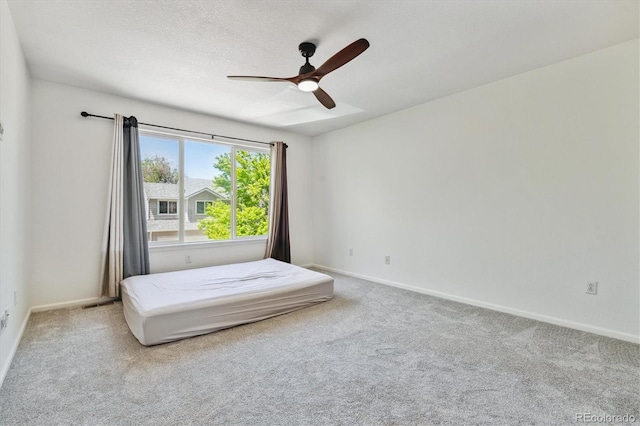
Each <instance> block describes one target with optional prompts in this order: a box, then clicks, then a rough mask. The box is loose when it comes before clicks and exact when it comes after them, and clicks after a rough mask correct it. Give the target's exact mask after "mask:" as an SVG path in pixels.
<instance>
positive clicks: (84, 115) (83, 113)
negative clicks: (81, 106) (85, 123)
mask: <svg viewBox="0 0 640 426" xmlns="http://www.w3.org/2000/svg"><path fill="white" fill-rule="evenodd" d="M80 115H81V116H83V117H88V116H89V113H88V112H87V111H82V112H81V113H80Z"/></svg>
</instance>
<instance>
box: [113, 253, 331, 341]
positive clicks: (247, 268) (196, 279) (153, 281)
mask: <svg viewBox="0 0 640 426" xmlns="http://www.w3.org/2000/svg"><path fill="white" fill-rule="evenodd" d="M121 294H122V305H123V309H124V316H125V319H126V321H127V324H128V325H129V328H130V329H131V332H132V333H133V335H134V336H135V337H136V338H137V339H138V340H139V341H140V343H142V344H143V345H145V346H149V345H157V344H160V343H167V342H171V341H174V340H178V339H184V338H186V337H192V336H197V335H200V334H205V333H210V332H212V331H216V330H221V329H223V328H228V327H233V326H235V325H239V324H246V323H249V322H254V321H260V320H263V319H265V318H269V317H273V316H275V315H281V314H284V313H287V312H291V311H294V310H296V309H300V308H304V307H307V306H311V305H314V304H316V303H320V302H325V301H327V300H329V299H331V297H332V296H333V278H332V277H330V276H329V275H326V274H322V273H319V272H314V271H310V270H308V269H304V268H301V267H299V266H295V265H290V264H288V263H284V262H280V261H278V260H275V259H264V260H258V261H255V262H247V263H237V264H233V265H222V266H213V267H209V268H199V269H190V270H186V271H177V272H166V273H159V274H150V275H139V276H134V277H129V278H127V279H125V280H123V281H122V283H121Z"/></svg>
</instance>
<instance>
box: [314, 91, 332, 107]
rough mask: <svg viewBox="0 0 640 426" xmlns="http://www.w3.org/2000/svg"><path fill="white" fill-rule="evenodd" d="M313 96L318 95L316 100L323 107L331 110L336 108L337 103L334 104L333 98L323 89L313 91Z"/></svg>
mask: <svg viewBox="0 0 640 426" xmlns="http://www.w3.org/2000/svg"><path fill="white" fill-rule="evenodd" d="M313 94H314V95H316V98H317V99H318V100H319V101H320V103H321V104H322V105H324V106H325V107H326V108H327V109H331V108H333V107H335V106H336V103H335V102H333V99H331V96H329V94H328V93H327V92H325V91H324V90H322V89H321V88H319V87H318V88H317V89H316V90H314V91H313Z"/></svg>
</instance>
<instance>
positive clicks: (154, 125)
mask: <svg viewBox="0 0 640 426" xmlns="http://www.w3.org/2000/svg"><path fill="white" fill-rule="evenodd" d="M80 115H81V116H83V117H96V118H104V119H106V120H113V117H105V116H104V115H95V114H89V113H88V112H86V111H82V112H81V113H80ZM138 124H142V125H144V126H151V127H158V128H161V129H169V130H178V131H179V132H187V133H195V134H198V135H207V136H211V139H213V138H215V137H218V138H225V139H232V140H236V141H245V142H253V143H259V144H262V145H273V143H271V142H260V141H254V140H251V139H243V138H234V137H233V136H224V135H214V134H212V133H204V132H196V131H194V130H185V129H178V128H176V127H167V126H160V125H158V124H149V123H143V122H140V121H139V122H138ZM284 147H285V148H288V146H287V144H284Z"/></svg>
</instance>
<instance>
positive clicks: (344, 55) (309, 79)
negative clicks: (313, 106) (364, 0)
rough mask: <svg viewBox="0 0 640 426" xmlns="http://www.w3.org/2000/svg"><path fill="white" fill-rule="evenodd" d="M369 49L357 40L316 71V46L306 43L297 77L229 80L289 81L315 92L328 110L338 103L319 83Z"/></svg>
mask: <svg viewBox="0 0 640 426" xmlns="http://www.w3.org/2000/svg"><path fill="white" fill-rule="evenodd" d="M368 47H369V42H368V41H367V40H366V39H364V38H361V39H359V40H356V41H354V42H353V43H351V44H350V45H348V46H347V47H345V48H344V49H342V50H341V51H339V52H338V53H336V54H335V55H333V56H332V57H330V58H329V59H328V60H327V61H326V62H325V63H324V64H322V65H320V67H318V68H317V69H316V67H314V66H313V65H311V64H310V63H309V58H310V57H312V56H313V54H314V53H315V52H316V45H315V44H313V43H310V42H304V43H300V45H299V46H298V49H300V53H301V54H302V56H303V57H304V58H305V60H306V62H305V64H304V65H303V66H301V67H300V73H299V74H298V75H296V76H295V77H287V78H285V77H259V76H250V75H229V76H227V78H229V79H231V80H250V81H288V82H290V83H293V84H295V85H296V86H298V89H300V90H302V91H303V92H313V94H314V95H315V96H316V98H317V99H318V100H319V101H320V103H321V104H322V105H324V106H325V107H326V108H328V109H331V108H333V107H335V106H336V103H335V102H334V101H333V99H331V96H329V95H328V94H327V92H325V91H324V90H322V89H321V88H320V86H319V85H318V83H320V79H322V77H324V76H325V75H327V74H329V73H330V72H331V71H335V70H336V69H338V68H340V67H341V66H343V65H344V64H346V63H347V62H349V61H351V60H352V59H354V58H355V57H356V56H358V55H360V54H361V53H362V52H364V51H365V50H367V48H368Z"/></svg>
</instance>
